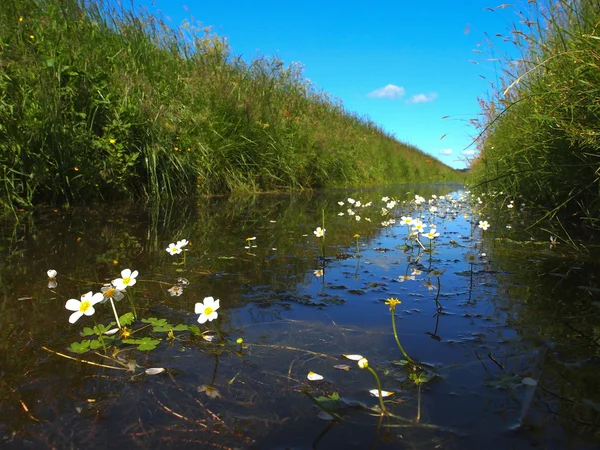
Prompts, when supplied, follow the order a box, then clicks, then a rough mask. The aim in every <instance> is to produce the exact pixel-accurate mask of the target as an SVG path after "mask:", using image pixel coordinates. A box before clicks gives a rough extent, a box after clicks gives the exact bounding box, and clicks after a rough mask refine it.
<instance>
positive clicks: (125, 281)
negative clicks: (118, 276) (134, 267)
mask: <svg viewBox="0 0 600 450" xmlns="http://www.w3.org/2000/svg"><path fill="white" fill-rule="evenodd" d="M129 283H131V277H125V278H123V284H125V285H127V284H129Z"/></svg>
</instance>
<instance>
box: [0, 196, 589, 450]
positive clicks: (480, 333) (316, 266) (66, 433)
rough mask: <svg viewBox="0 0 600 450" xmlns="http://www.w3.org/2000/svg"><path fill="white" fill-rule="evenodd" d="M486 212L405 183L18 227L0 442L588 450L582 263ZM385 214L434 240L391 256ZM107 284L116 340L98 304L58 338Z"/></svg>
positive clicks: (40, 217)
mask: <svg viewBox="0 0 600 450" xmlns="http://www.w3.org/2000/svg"><path fill="white" fill-rule="evenodd" d="M415 194H418V195H420V196H423V197H424V198H425V200H426V201H425V203H423V204H421V205H416V204H415V202H414V199H415ZM382 197H389V199H388V200H387V201H384V200H382ZM436 197H437V198H436ZM350 198H351V199H354V201H355V202H354V203H352V202H351V201H350V200H349V199H350ZM392 199H394V200H396V201H397V202H398V203H397V205H393V204H391V205H390V204H388V203H389V201H391V200H392ZM429 200H430V202H429ZM356 201H358V202H360V204H358V205H357V203H356ZM341 202H343V205H342V204H340V203H341ZM496 204H500V205H502V204H503V205H504V206H503V207H501V206H496V207H492V206H491V205H488V204H487V200H486V199H485V198H483V199H482V201H481V203H480V202H479V201H478V200H477V199H475V200H473V199H471V198H470V196H469V195H467V194H465V193H464V192H463V190H462V189H461V187H460V186H436V185H425V186H406V185H405V186H396V187H393V188H389V187H386V188H383V189H366V190H352V191H347V190H328V191H323V192H319V193H317V194H314V195H299V196H287V195H262V196H258V197H255V198H252V199H251V200H248V199H246V200H235V199H234V200H231V199H230V200H225V199H219V198H207V199H200V200H199V201H198V202H197V203H196V204H188V205H173V206H171V207H160V208H153V207H149V208H139V207H132V206H123V205H113V206H111V207H106V206H102V207H98V208H87V209H81V208H72V209H69V210H64V209H58V210H52V209H48V210H40V211H36V212H35V213H34V214H31V215H28V214H26V213H19V220H18V221H15V220H12V219H10V220H9V219H7V220H5V221H3V222H1V230H2V232H1V233H0V237H1V240H0V251H1V253H2V262H1V263H0V293H1V297H0V314H1V315H0V446H1V447H3V448H36V449H39V448H61V449H62V448H122V447H124V446H126V447H127V448H150V449H157V448H207V449H261V450H262V449H402V448H407V449H408V448H418V449H429V448H431V449H434V448H443V449H481V448H486V449H489V450H491V449H507V448H511V449H520V448H582V449H586V448H598V447H597V446H598V445H599V444H600V377H599V376H598V374H599V373H600V370H599V369H600V282H599V279H598V274H599V273H600V271H599V268H600V267H599V262H598V259H597V258H593V257H591V256H590V255H589V254H582V253H577V252H574V251H573V250H572V249H571V247H570V246H569V245H568V244H567V243H566V242H561V241H560V239H559V243H558V244H556V245H551V243H550V240H549V237H550V234H549V233H548V232H545V231H539V230H538V231H533V232H532V231H527V230H526V228H525V227H526V225H528V224H529V223H530V222H529V221H528V219H527V214H526V213H524V212H521V211H518V209H519V206H518V201H515V202H514V205H515V206H514V207H513V208H507V207H506V205H508V204H510V203H509V202H508V201H505V202H503V203H496ZM431 206H435V207H436V208H437V211H435V209H434V210H433V211H432V210H431ZM382 208H385V210H387V212H386V211H385V210H382ZM349 209H351V211H352V212H351V213H350V212H349V211H348V210H349ZM342 213H343V215H342ZM402 216H410V217H412V218H413V219H416V218H418V217H422V220H423V222H424V223H425V224H426V226H425V230H424V231H423V232H428V231H430V226H429V225H430V224H434V225H435V226H436V230H437V232H439V233H440V234H439V236H437V237H435V238H434V239H433V240H431V241H430V239H429V238H427V237H425V236H423V235H421V236H420V242H421V243H422V246H421V245H420V244H419V243H418V242H417V241H416V240H414V239H408V238H407V235H408V232H409V227H408V226H407V225H401V217H402ZM359 217H360V219H359ZM393 219H395V223H393ZM480 220H481V221H482V220H487V221H488V222H489V223H490V228H489V229H488V230H486V231H483V230H482V229H481V228H479V227H478V223H479V221H480ZM323 222H324V228H325V230H326V231H325V235H324V236H323V237H317V235H316V234H315V230H316V229H317V227H323ZM249 238H251V239H249ZM254 238H255V239H254ZM183 239H186V240H188V241H189V243H188V244H187V245H185V246H183V247H181V248H182V250H183V251H182V252H181V253H178V254H170V252H167V251H166V249H167V248H168V247H169V244H170V243H177V241H180V240H183ZM430 242H431V245H430ZM49 269H53V270H56V271H57V273H58V274H57V275H56V278H55V279H49V278H48V276H47V274H46V273H47V271H48V270H49ZM123 269H131V270H137V271H138V272H139V275H138V276H137V278H136V283H135V285H132V286H129V287H127V288H126V289H125V291H124V294H125V298H123V299H121V300H119V301H114V305H115V310H116V311H117V315H118V316H119V317H120V322H122V323H121V326H122V327H123V328H122V329H118V327H117V325H116V324H115V322H116V319H115V314H114V312H113V309H112V306H111V302H110V301H107V302H104V303H98V304H95V305H94V309H95V313H94V314H93V315H86V314H88V313H90V312H91V310H89V309H88V310H86V311H85V314H83V315H82V314H81V313H80V314H79V316H81V317H80V318H78V320H77V321H76V322H75V323H73V324H70V323H69V318H70V316H71V314H73V311H72V310H71V311H69V310H67V309H66V308H65V305H66V304H67V301H68V300H69V299H76V300H79V299H80V296H81V295H82V294H85V293H87V292H89V291H92V292H93V293H97V292H100V290H101V288H102V287H103V285H105V284H106V283H110V282H111V280H115V279H116V278H119V277H121V271H122V270H123ZM124 282H125V283H126V281H124ZM116 297H118V295H117V296H115V300H117V298H116ZM205 297H213V298H214V299H219V306H220V307H219V308H218V309H217V310H216V311H214V312H216V313H217V315H218V317H217V318H216V319H214V320H212V321H207V322H205V323H199V322H198V318H199V315H200V312H202V311H201V310H203V308H200V309H197V306H196V304H198V303H201V302H203V300H204V298H205ZM390 298H397V299H399V300H400V301H401V303H400V304H398V305H395V311H391V310H390V305H388V304H386V301H388V299H390ZM78 304H79V303H78ZM203 304H204V303H203ZM392 306H394V305H392ZM75 309H77V308H75ZM83 309H85V308H83ZM133 310H135V313H136V316H137V319H135V320H133V319H132V318H131V314H129V313H131V312H132V311H133ZM204 313H205V314H208V313H210V311H204ZM213 316H214V313H213ZM392 319H394V321H395V325H396V328H397V334H398V342H399V343H400V344H401V346H402V348H403V349H404V350H405V352H406V354H407V355H408V357H409V358H410V359H411V360H413V361H414V364H411V363H410V362H407V358H406V357H405V355H403V353H402V351H401V350H400V348H399V346H398V343H397V342H396V339H395V337H394V332H393V325H392ZM94 326H95V328H93V327H94ZM109 329H110V330H113V333H114V334H104V333H103V332H104V331H105V330H109ZM114 330H116V331H114ZM240 338H241V339H242V340H243V342H241V343H240V341H239V339H240ZM344 355H350V356H351V357H353V355H360V356H362V357H364V358H366V359H367V360H368V366H369V369H372V370H373V372H374V373H376V374H377V375H378V377H379V379H380V382H381V389H382V390H383V391H389V392H391V393H392V394H391V395H389V396H387V397H385V398H381V399H380V398H379V395H378V393H379V391H378V389H377V382H376V380H375V377H374V375H373V372H371V371H370V370H369V369H361V368H359V366H358V364H357V361H356V359H358V357H356V358H354V359H349V358H347V357H345V356H344ZM362 365H364V361H363V362H362ZM148 369H150V370H148ZM163 369H164V370H163ZM370 390H374V394H375V395H373V394H371V393H370V392H369V391H370ZM381 401H383V405H384V407H385V411H386V414H383V415H382V414H381V411H382V409H381V406H380V405H381Z"/></svg>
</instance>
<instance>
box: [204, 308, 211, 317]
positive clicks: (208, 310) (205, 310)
mask: <svg viewBox="0 0 600 450" xmlns="http://www.w3.org/2000/svg"><path fill="white" fill-rule="evenodd" d="M212 313H213V309H212V308H211V307H210V306H207V307H206V308H204V314H206V315H207V316H210V315H211V314H212Z"/></svg>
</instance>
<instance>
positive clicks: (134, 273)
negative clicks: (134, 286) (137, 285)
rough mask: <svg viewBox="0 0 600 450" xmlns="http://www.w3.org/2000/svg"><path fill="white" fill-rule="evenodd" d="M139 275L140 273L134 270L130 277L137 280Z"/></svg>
mask: <svg viewBox="0 0 600 450" xmlns="http://www.w3.org/2000/svg"><path fill="white" fill-rule="evenodd" d="M139 274H140V273H139V272H138V271H137V270H134V271H133V272H132V274H131V275H130V276H131V278H136V277H137V276H138V275H139Z"/></svg>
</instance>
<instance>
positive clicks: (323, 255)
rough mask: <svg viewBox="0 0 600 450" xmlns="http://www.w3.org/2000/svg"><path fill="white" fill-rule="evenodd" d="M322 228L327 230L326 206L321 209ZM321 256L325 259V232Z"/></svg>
mask: <svg viewBox="0 0 600 450" xmlns="http://www.w3.org/2000/svg"><path fill="white" fill-rule="evenodd" d="M321 228H322V229H323V230H325V208H323V209H321ZM321 258H322V259H323V261H325V233H323V240H322V241H321Z"/></svg>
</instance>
